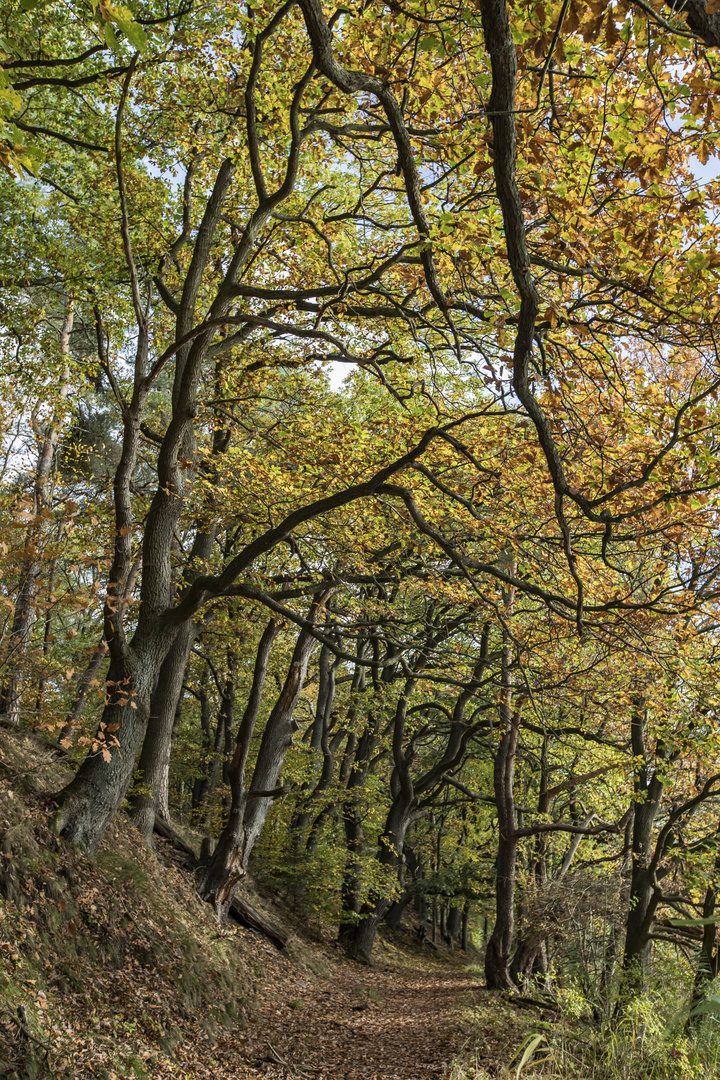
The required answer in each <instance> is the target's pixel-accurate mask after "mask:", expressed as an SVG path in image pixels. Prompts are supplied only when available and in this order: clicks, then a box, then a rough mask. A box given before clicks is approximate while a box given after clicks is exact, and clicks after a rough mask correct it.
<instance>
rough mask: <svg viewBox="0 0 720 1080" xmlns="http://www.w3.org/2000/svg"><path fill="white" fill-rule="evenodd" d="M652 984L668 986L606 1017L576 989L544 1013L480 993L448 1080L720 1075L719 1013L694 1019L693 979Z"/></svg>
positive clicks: (652, 1079)
mask: <svg viewBox="0 0 720 1080" xmlns="http://www.w3.org/2000/svg"><path fill="white" fill-rule="evenodd" d="M661 966H662V965H661ZM675 974H677V972H676V973H675ZM654 986H655V987H657V986H661V987H662V989H648V990H646V991H645V992H644V993H643V994H641V995H639V996H637V997H635V998H634V999H633V1000H632V1001H631V1002H630V1003H629V1004H628V1005H627V1007H626V1008H625V1010H624V1012H623V1014H622V1015H621V1016H612V1015H610V1016H609V1017H606V1018H605V1019H603V1020H602V1021H600V1022H593V1021H592V1019H591V1014H590V1009H589V1008H588V1007H587V1003H585V1006H586V1007H585V1008H581V1007H580V1003H579V1001H578V997H577V995H575V994H572V993H565V994H563V993H562V992H561V993H559V994H558V995H557V998H556V1003H557V1005H559V1010H558V1011H555V1009H552V1010H551V1009H546V1010H544V1011H542V1012H541V1011H540V1010H539V1009H527V1010H526V1009H523V1008H521V1006H522V1004H523V1002H522V999H518V1000H517V1001H516V1002H515V1003H513V999H512V997H510V998H508V997H507V996H505V995H498V994H489V993H485V994H480V995H478V994H475V995H474V1000H473V1001H472V1002H469V1003H467V1004H466V1007H465V1009H464V1011H463V1021H464V1023H465V1025H466V1028H467V1041H466V1049H465V1052H464V1053H463V1054H462V1055H460V1057H459V1058H458V1059H457V1060H456V1061H455V1062H454V1063H453V1065H452V1068H451V1070H450V1073H449V1077H448V1080H717V1077H718V1076H720V1014H718V1013H716V1012H715V1011H714V1010H708V1011H706V1012H703V1013H702V1014H701V1015H700V1016H698V1017H696V1020H695V1022H694V1023H688V1012H689V1009H688V1005H687V1001H688V1000H689V989H690V988H689V980H688V979H687V978H686V979H683V980H678V979H675V980H666V981H662V980H661V981H658V980H655V981H654ZM710 989H712V988H710ZM713 1000H714V999H713ZM717 1000H718V1002H719V1003H720V998H718V999H717ZM498 1032H500V1033H501V1034H500V1035H499V1036H498V1034H497V1033H498Z"/></svg>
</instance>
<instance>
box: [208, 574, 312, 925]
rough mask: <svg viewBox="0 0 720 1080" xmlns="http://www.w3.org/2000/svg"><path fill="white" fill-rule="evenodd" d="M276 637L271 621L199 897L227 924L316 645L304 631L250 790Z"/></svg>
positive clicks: (265, 734)
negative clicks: (253, 746)
mask: <svg viewBox="0 0 720 1080" xmlns="http://www.w3.org/2000/svg"><path fill="white" fill-rule="evenodd" d="M328 595H329V593H326V594H325V595H324V596H323V597H322V599H321V600H320V601H319V602H318V603H314V604H313V606H312V607H311V609H310V613H309V615H308V621H309V622H310V623H314V621H315V619H316V617H317V614H318V611H319V610H320V608H321V607H322V606H323V605H324V604H325V602H326V600H327V599H328ZM276 633H277V629H276V626H275V622H274V620H271V621H270V623H269V624H268V626H267V627H266V629H265V633H264V634H263V636H262V639H261V641H260V645H259V647H258V653H257V658H256V661H255V672H254V676H253V683H252V687H251V690H250V696H249V698H248V703H247V706H246V709H245V713H244V715H243V718H242V720H241V722H240V728H239V731H238V738H237V744H236V748H235V753H234V755H233V760H232V761H231V763H230V767H229V769H228V776H229V779H230V790H231V804H230V813H229V815H228V820H227V822H226V824H225V827H224V828H223V831H222V833H221V834H220V837H219V839H218V842H217V846H216V848H215V851H214V852H213V854H212V856H211V858H210V861H209V863H208V864H207V866H206V867H205V870H204V873H203V875H202V878H201V881H200V892H201V895H202V896H204V897H205V899H206V900H208V901H210V903H212V904H213V906H214V908H215V911H216V913H217V916H218V919H219V920H220V921H221V922H226V921H227V917H228V911H229V909H230V906H231V904H232V899H233V895H234V893H235V889H236V888H237V886H238V884H239V883H240V881H242V879H243V878H244V877H245V875H246V873H247V867H248V862H249V859H250V855H251V853H252V850H253V848H254V846H255V844H256V842H257V840H258V837H259V836H260V833H261V831H262V827H263V825H264V823H265V818H266V817H267V813H268V810H269V809H270V806H271V805H272V801H273V797H274V795H275V794H277V792H276V790H275V787H276V784H277V782H278V777H279V775H280V770H281V768H282V765H283V762H284V760H285V754H286V753H287V751H288V749H289V747H290V746H291V745H292V741H293V735H294V733H295V731H296V730H297V724H296V723H295V721H294V720H293V712H294V710H295V706H296V704H297V700H298V697H299V696H300V692H301V690H302V688H303V684H304V682H305V675H306V673H307V666H308V662H309V660H310V654H311V653H312V650H313V647H314V645H315V639H314V637H313V635H312V633H311V631H310V629H308V628H305V629H303V630H301V632H300V634H299V636H298V639H297V642H296V644H295V649H294V651H293V655H292V660H291V662H290V669H289V671H288V674H287V677H286V679H285V683H284V686H283V689H282V691H281V693H280V696H279V698H278V700H277V701H276V703H275V706H274V707H273V709H272V712H271V713H270V716H269V717H268V721H267V724H266V725H265V731H264V732H263V737H262V740H261V742H260V749H259V751H258V757H257V761H256V763H255V769H254V772H253V778H252V782H251V784H250V788H249V790H248V791H246V790H245V766H246V763H247V757H248V752H249V749H250V740H251V738H252V734H253V731H254V728H255V722H256V720H257V716H258V712H259V709H260V703H261V700H262V690H263V686H264V683H265V676H266V673H267V664H268V659H269V656H270V648H271V646H272V642H273V640H274V638H275V635H276Z"/></svg>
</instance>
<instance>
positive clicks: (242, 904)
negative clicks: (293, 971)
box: [229, 896, 287, 949]
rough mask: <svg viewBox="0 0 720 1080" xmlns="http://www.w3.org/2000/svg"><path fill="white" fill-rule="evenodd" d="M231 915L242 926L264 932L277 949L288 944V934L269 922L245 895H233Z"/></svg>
mask: <svg viewBox="0 0 720 1080" xmlns="http://www.w3.org/2000/svg"><path fill="white" fill-rule="evenodd" d="M229 915H230V918H231V919H234V920H235V921H236V922H238V923H240V925H241V926H249V927H250V929H251V930H258V931H259V932H260V933H261V934H264V936H265V937H266V938H267V939H268V941H272V943H273V945H274V946H275V948H276V949H284V948H285V946H286V945H287V935H285V934H283V933H281V931H280V930H278V929H277V927H275V926H273V925H272V923H270V922H268V920H267V919H266V918H265V916H264V915H261V914H260V912H259V911H256V910H255V908H254V907H253V906H252V904H250V903H248V901H247V900H246V899H245V897H243V896H235V897H233V902H232V904H231V905H230V911H229Z"/></svg>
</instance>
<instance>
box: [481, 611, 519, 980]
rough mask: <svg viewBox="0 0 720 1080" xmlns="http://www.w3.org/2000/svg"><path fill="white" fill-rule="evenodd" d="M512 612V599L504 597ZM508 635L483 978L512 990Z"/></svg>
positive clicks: (513, 719)
mask: <svg viewBox="0 0 720 1080" xmlns="http://www.w3.org/2000/svg"><path fill="white" fill-rule="evenodd" d="M506 609H509V610H508V614H510V613H511V599H510V600H509V601H506ZM511 660H512V654H511V648H510V635H509V633H508V632H507V630H503V649H502V657H501V665H502V667H501V698H500V718H501V721H502V725H503V726H502V732H503V734H502V738H501V740H500V745H499V747H498V750H497V754H496V755H495V765H494V777H493V782H494V788H495V802H496V807H497V815H498V854H497V862H496V885H495V926H494V927H493V931H492V934H491V935H490V940H489V941H488V943H487V948H486V950H485V979H486V981H487V986H488V989H489V990H512V989H514V984H513V981H512V979H511V977H510V970H509V968H510V957H511V955H512V947H513V934H514V924H515V912H514V906H515V867H516V863H517V852H518V837H517V832H516V822H515V794H514V779H515V754H516V751H517V744H518V736H519V732H520V716H521V710H520V708H518V709H516V710H515V712H513V711H512V676H511V671H510V664H511Z"/></svg>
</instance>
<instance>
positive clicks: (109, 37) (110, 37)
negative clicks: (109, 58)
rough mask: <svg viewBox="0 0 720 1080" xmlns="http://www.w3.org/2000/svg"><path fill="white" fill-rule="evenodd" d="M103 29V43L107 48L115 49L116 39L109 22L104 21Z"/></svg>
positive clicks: (116, 45)
mask: <svg viewBox="0 0 720 1080" xmlns="http://www.w3.org/2000/svg"><path fill="white" fill-rule="evenodd" d="M103 30H104V32H105V43H106V44H107V46H108V48H109V49H117V47H118V39H117V36H116V34H115V31H114V30H113V28H112V26H111V25H110V23H105V26H104V27H103Z"/></svg>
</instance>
